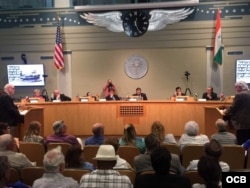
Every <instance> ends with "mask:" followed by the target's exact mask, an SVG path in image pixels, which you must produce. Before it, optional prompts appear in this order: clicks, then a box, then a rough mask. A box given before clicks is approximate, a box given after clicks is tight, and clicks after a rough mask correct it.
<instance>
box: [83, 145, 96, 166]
mask: <svg viewBox="0 0 250 188" xmlns="http://www.w3.org/2000/svg"><path fill="white" fill-rule="evenodd" d="M98 149H99V146H98V145H87V146H85V147H84V149H83V156H84V161H87V162H90V163H92V164H93V165H94V166H95V167H96V160H94V159H93V158H94V157H95V156H96V153H97V150H98Z"/></svg>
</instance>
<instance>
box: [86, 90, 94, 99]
mask: <svg viewBox="0 0 250 188" xmlns="http://www.w3.org/2000/svg"><path fill="white" fill-rule="evenodd" d="M86 97H89V98H93V99H94V100H95V101H96V96H94V95H93V93H91V92H89V91H88V92H87V93H86Z"/></svg>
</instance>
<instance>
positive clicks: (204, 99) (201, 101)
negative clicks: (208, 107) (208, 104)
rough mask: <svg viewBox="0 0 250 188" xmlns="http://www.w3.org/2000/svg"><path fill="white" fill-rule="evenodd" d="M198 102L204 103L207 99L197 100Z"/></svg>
mask: <svg viewBox="0 0 250 188" xmlns="http://www.w3.org/2000/svg"><path fill="white" fill-rule="evenodd" d="M198 101H201V102H204V101H207V99H198Z"/></svg>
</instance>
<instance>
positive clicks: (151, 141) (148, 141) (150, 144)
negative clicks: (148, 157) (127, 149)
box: [145, 134, 160, 152]
mask: <svg viewBox="0 0 250 188" xmlns="http://www.w3.org/2000/svg"><path fill="white" fill-rule="evenodd" d="M145 146H146V148H147V151H151V152H152V151H153V150H155V149H156V148H158V147H159V146H160V142H159V140H158V138H157V137H156V136H155V135H154V134H149V135H147V136H146V137H145Z"/></svg>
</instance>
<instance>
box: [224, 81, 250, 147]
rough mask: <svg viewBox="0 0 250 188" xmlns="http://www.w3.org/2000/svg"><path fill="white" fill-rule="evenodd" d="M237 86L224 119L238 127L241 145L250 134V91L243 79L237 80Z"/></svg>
mask: <svg viewBox="0 0 250 188" xmlns="http://www.w3.org/2000/svg"><path fill="white" fill-rule="evenodd" d="M235 86H236V95H235V98H234V100H233V103H232V105H231V106H230V107H229V108H228V109H226V110H225V115H224V120H226V121H227V122H228V124H229V125H231V126H232V127H233V128H234V129H236V137H237V142H238V144H240V145H241V144H243V143H244V142H246V140H247V139H248V138H249V134H250V116H249V112H250V91H249V89H248V85H247V83H245V82H243V81H241V82H237V83H236V84H235ZM240 88H241V89H240Z"/></svg>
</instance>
